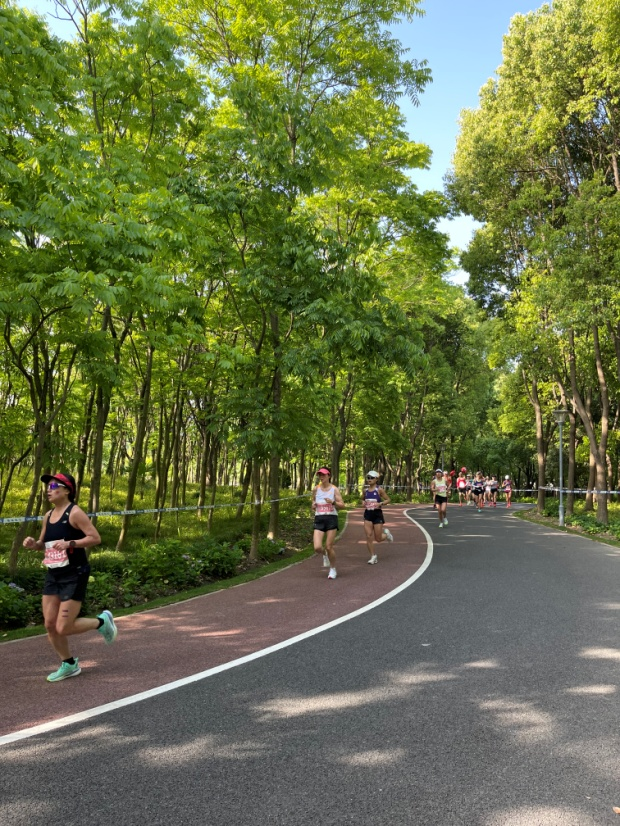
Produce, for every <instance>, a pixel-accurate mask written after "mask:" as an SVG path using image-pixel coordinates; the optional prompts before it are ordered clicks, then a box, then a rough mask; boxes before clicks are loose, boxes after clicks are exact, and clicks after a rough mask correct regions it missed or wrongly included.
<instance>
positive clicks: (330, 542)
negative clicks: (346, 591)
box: [325, 528, 338, 568]
mask: <svg viewBox="0 0 620 826" xmlns="http://www.w3.org/2000/svg"><path fill="white" fill-rule="evenodd" d="M337 533H338V529H337V528H334V530H333V531H327V542H326V543H325V545H326V547H325V551H326V553H327V556H328V557H329V564H330V565H331V567H332V568H335V567H336V552H335V551H334V542H335V540H336V534H337Z"/></svg>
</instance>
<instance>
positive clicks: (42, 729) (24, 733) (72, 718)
mask: <svg viewBox="0 0 620 826" xmlns="http://www.w3.org/2000/svg"><path fill="white" fill-rule="evenodd" d="M403 514H404V515H405V516H406V517H407V519H409V520H410V521H411V522H413V524H414V525H417V527H418V528H419V529H420V530H421V531H422V533H423V534H424V538H425V539H426V556H425V557H424V562H423V563H422V565H421V566H420V567H419V568H418V570H417V571H416V572H415V573H414V574H413V575H412V576H410V577H409V579H407V580H406V581H405V582H403V583H402V584H401V585H399V586H398V587H397V588H394V590H393V591H390V592H389V593H387V594H384V595H383V596H382V597H380V598H379V599H376V600H375V601H374V602H371V603H369V604H368V605H365V606H364V607H363V608H358V609H357V610H355V611H352V612H351V613H350V614H346V615H345V616H344V617H339V618H338V619H335V620H332V621H331V622H327V623H325V625H319V626H318V627H317V628H312V629H311V630H310V631H304V633H303V634H298V635H297V636H296V637H291V639H290V640H284V641H283V642H279V643H276V644H275V645H270V646H269V647H268V648H263V649H261V650H260V651H255V652H254V653H253V654H246V655H245V656H244V657H239V658H238V659H236V660H231V661H230V662H228V663H223V664H222V665H216V666H215V667H214V668H209V669H207V670H206V671H200V672H199V673H198V674H192V675H190V676H189V677H183V679H181V680H175V681H174V682H172V683H166V684H165V685H160V686H158V687H157V688H151V689H149V690H148V691H142V692H140V693H139V694H132V695H131V696H130V697H124V698H123V699H122V700H115V701H114V702H112V703H105V704H104V705H101V706H95V708H89V709H87V710H86V711H80V712H78V713H77V714H71V715H69V716H68V717H61V718H60V719H59V720H52V721H50V722H49V723H42V724H41V725H39V726H31V727H30V728H26V729H21V731H14V732H12V733H11V734H5V735H3V736H2V737H0V746H3V745H7V744H8V743H15V742H16V741H18V740H25V739H26V738H28V737H35V736H36V735H37V734H46V733H47V732H50V731H55V730H56V729H59V728H64V727H65V726H70V725H72V724H73V723H81V722H83V721H84V720H90V719H91V718H92V717H98V716H99V715H100V714H106V713H107V712H108V711H115V710H116V709H117V708H123V707H124V706H129V705H133V703H139V702H141V701H142V700H149V699H150V698H151V697H157V696H158V695H159V694H165V693H166V692H168V691H174V690H175V689H176V688H182V687H183V686H186V685H190V683H197V682H198V681H199V680H204V679H206V678H207V677H212V676H213V675H214V674H220V673H221V672H222V671H228V670H229V669H230V668H236V667H237V666H238V665H244V664H245V663H249V662H252V660H257V659H258V658H259V657H266V656H267V655H268V654H273V653H274V652H275V651H281V650H282V649H283V648H288V646H289V645H294V644H295V643H297V642H301V641H302V640H307V639H308V638H309V637H313V636H314V635H315V634H320V633H322V632H323V631H328V630H329V629H330V628H334V627H335V626H336V625H340V624H341V623H343V622H347V621H348V620H351V619H354V618H355V617H359V616H360V615H361V614H365V613H366V612H367V611H371V610H372V609H373V608H377V607H378V606H379V605H381V604H382V603H384V602H387V600H389V599H392V597H395V596H396V595H397V594H400V592H401V591H404V590H405V589H406V588H408V587H409V586H410V585H412V584H413V583H414V582H415V581H416V580H417V579H419V578H420V577H421V576H422V574H423V573H424V572H425V571H426V569H427V568H428V566H429V565H430V564H431V560H432V558H433V540H432V539H431V537H430V536H429V534H428V533H427V531H426V530H425V529H424V528H423V527H422V525H420V523H419V522H417V521H416V520H415V519H413V518H412V517H411V516H409V514H408V513H407V510H404V511H403Z"/></svg>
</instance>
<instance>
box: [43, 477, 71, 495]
mask: <svg viewBox="0 0 620 826" xmlns="http://www.w3.org/2000/svg"><path fill="white" fill-rule="evenodd" d="M41 481H42V482H43V483H44V484H46V485H47V484H48V482H52V481H56V482H60V484H61V485H64V486H65V487H66V488H68V489H69V491H70V492H71V494H72V495H73V496H75V479H74V478H73V476H71V474H70V473H54V474H53V475H50V474H49V473H45V474H43V476H42V477H41Z"/></svg>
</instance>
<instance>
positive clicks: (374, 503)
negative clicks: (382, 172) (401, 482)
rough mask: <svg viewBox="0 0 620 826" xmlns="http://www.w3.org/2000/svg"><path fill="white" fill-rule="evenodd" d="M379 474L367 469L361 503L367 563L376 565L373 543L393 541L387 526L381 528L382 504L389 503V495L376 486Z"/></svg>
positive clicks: (382, 520) (382, 521)
mask: <svg viewBox="0 0 620 826" xmlns="http://www.w3.org/2000/svg"><path fill="white" fill-rule="evenodd" d="M378 478H379V474H378V473H377V471H376V470H369V471H368V473H367V474H366V483H367V484H368V488H367V489H366V490H365V491H364V492H363V494H362V504H363V506H364V533H365V534H366V547H367V548H368V557H369V558H368V564H369V565H376V564H377V562H378V561H379V560H378V559H377V554H376V553H375V549H374V543H375V542H384V541H385V540H386V539H387V541H388V542H393V541H394V537H393V536H392V534H391V533H390V531H389V530H388V529H387V528H382V525H383V524H384V523H385V519H384V517H383V511H382V509H381V506H382V505H389V504H390V497H389V496H388V495H387V493H386V492H385V491H384V490H383V488H380V487H378V486H377V479H378Z"/></svg>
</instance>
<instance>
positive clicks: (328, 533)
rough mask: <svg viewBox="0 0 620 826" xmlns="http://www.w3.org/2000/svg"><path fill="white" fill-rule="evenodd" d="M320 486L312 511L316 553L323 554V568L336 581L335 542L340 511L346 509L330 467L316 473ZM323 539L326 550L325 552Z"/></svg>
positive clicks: (313, 493)
mask: <svg viewBox="0 0 620 826" xmlns="http://www.w3.org/2000/svg"><path fill="white" fill-rule="evenodd" d="M316 475H317V476H318V477H319V484H318V485H317V487H316V488H315V489H314V490H313V492H312V510H313V511H314V535H313V542H314V551H315V553H317V554H321V553H322V554H323V567H324V568H329V573H328V575H327V578H328V579H336V577H337V575H338V574H337V572H336V552H335V551H334V541H335V539H336V532H337V531H338V510H337V509H342V508H344V507H345V504H344V502H343V501H342V496H341V495H340V491H339V490H338V488H337V487H336V486H335V485H332V483H331V481H330V477H331V475H332V472H331V470H330V469H329V468H328V467H322V468H319V469H318V470H317V472H316ZM323 537H326V540H325V550H323Z"/></svg>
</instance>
